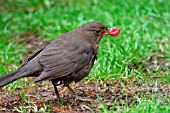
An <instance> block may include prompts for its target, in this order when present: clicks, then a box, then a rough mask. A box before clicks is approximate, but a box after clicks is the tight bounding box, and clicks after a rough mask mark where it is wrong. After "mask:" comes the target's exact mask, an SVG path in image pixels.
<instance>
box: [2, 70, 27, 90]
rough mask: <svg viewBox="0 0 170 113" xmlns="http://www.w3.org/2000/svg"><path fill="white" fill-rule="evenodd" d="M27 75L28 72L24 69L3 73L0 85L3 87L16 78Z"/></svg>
mask: <svg viewBox="0 0 170 113" xmlns="http://www.w3.org/2000/svg"><path fill="white" fill-rule="evenodd" d="M27 75H28V72H27V71H26V70H24V69H22V70H20V69H19V70H17V71H15V72H12V73H9V74H5V75H4V76H2V77H0V87H3V86H5V85H7V84H9V83H11V82H13V81H15V80H17V79H20V78H23V77H26V76H27Z"/></svg>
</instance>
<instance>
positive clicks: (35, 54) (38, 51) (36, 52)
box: [18, 45, 46, 69]
mask: <svg viewBox="0 0 170 113" xmlns="http://www.w3.org/2000/svg"><path fill="white" fill-rule="evenodd" d="M45 47H46V45H44V46H41V47H40V48H38V49H36V50H35V51H34V52H33V53H32V54H30V55H29V56H28V58H27V61H26V62H25V63H24V64H22V65H21V66H20V67H19V68H18V69H21V68H22V67H24V66H25V65H26V64H27V63H28V62H29V61H30V60H31V59H33V58H34V57H36V56H37V55H38V54H39V53H40V52H41V51H42V50H43V49H44V48H45Z"/></svg>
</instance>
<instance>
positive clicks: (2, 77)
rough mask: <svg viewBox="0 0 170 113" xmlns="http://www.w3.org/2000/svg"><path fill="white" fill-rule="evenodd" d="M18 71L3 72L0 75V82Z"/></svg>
mask: <svg viewBox="0 0 170 113" xmlns="http://www.w3.org/2000/svg"><path fill="white" fill-rule="evenodd" d="M17 72H18V71H15V72H11V73H8V74H5V75H3V76H1V77H0V83H1V82H2V81H4V80H7V79H9V78H10V77H12V76H14V75H15V74H16V73H17Z"/></svg>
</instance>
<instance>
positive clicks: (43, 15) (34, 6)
mask: <svg viewBox="0 0 170 113" xmlns="http://www.w3.org/2000/svg"><path fill="white" fill-rule="evenodd" d="M0 4H1V5H0V6H1V7H0V10H1V12H0V23H1V24H0V41H1V43H0V64H1V65H0V75H3V74H5V73H7V72H11V71H14V70H15V69H16V68H17V67H18V66H19V65H20V62H21V61H23V59H24V58H23V54H24V53H26V52H27V50H26V48H25V46H24V43H23V44H20V43H19V42H20V40H21V39H19V38H17V35H18V34H22V33H24V32H35V31H37V32H36V35H37V36H38V37H39V39H41V40H43V41H50V40H52V39H54V38H56V37H57V36H59V35H61V34H63V33H65V32H67V31H70V30H72V29H74V28H76V27H78V26H80V25H82V24H84V23H86V22H88V21H91V20H96V21H100V22H102V23H104V24H105V25H106V26H108V27H110V28H111V27H112V26H116V27H119V28H121V34H120V35H119V36H118V37H115V38H112V37H110V36H105V37H103V39H102V41H101V43H100V48H99V54H98V60H97V61H96V62H95V65H94V67H93V69H92V71H91V73H90V75H89V76H87V77H86V78H85V79H84V80H89V81H100V82H105V81H106V80H110V81H113V80H115V79H118V80H119V79H120V78H121V79H125V80H129V79H131V77H132V76H135V77H136V78H137V80H138V82H148V81H149V82H155V81H154V79H153V80H152V79H150V77H155V76H160V75H162V74H161V72H160V70H159V69H158V70H156V72H154V73H153V72H152V69H150V68H147V72H145V73H144V69H143V67H142V66H143V64H144V63H145V62H146V61H147V60H148V59H150V57H151V56H150V54H155V55H156V56H162V58H163V59H165V60H168V61H169V62H170V29H169V28H170V9H169V6H170V2H169V0H150V1H148V0H143V1H141V0H128V1H125V0H107V1H105V2H104V1H99V0H93V1H88V2H87V1H86V0H81V1H76V0H69V1H67V0H65V1H57V2H55V0H51V1H48V0H44V1H43V0H34V1H31V2H30V1H28V0H23V1H21V0H13V1H12V0H7V1H5V0H4V1H3V0H2V2H0ZM156 61H157V60H155V63H156ZM129 64H132V67H131V68H129V66H128V65H129ZM134 64H137V65H138V68H137V69H135V66H134V67H133V65H134ZM169 72H170V69H169V68H168V66H167V67H165V73H163V75H164V76H163V77H161V78H160V80H159V82H160V83H163V84H169V83H170V77H169V75H170V73H169ZM145 75H147V76H145ZM23 84H25V83H24V82H23V83H22V80H19V81H16V82H14V83H13V84H12V85H9V86H8V88H9V89H11V88H12V89H13V88H15V87H18V86H19V85H23ZM13 85H15V87H14V86H13ZM25 86H27V84H25ZM147 101H149V100H146V101H141V103H140V104H139V105H138V106H135V107H133V106H132V107H131V109H130V108H128V107H124V109H125V111H127V110H128V112H134V111H137V110H139V111H140V109H142V110H144V111H140V112H148V111H146V110H147V109H151V110H149V112H156V111H157V110H160V109H166V110H168V111H169V109H170V107H169V105H167V104H164V105H163V106H162V107H161V108H160V107H159V105H158V103H157V100H154V101H150V102H147ZM155 105H156V106H155ZM148 106H149V108H148ZM143 108H145V109H146V110H145V109H143ZM124 109H123V110H124ZM149 112H148V113H149ZM158 112H159V111H158Z"/></svg>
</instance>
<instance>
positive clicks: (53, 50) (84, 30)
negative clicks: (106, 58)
mask: <svg viewBox="0 0 170 113" xmlns="http://www.w3.org/2000/svg"><path fill="white" fill-rule="evenodd" d="M119 32H120V29H117V28H115V27H114V28H112V30H109V29H107V27H106V26H105V25H103V24H102V23H100V22H97V21H91V22H88V23H85V24H83V25H82V26H80V27H78V28H76V29H74V30H73V31H71V32H67V33H65V34H63V35H61V36H59V37H58V38H56V39H55V40H53V41H52V42H51V43H50V44H48V45H46V46H44V47H41V48H39V49H37V50H35V51H34V52H33V53H32V54H31V55H29V57H28V59H27V62H26V63H24V64H23V65H22V66H20V67H19V68H18V69H17V70H16V71H15V72H12V73H9V74H6V75H4V76H2V77H0V87H3V86H5V85H7V84H9V83H11V82H13V81H15V80H17V79H20V78H23V77H35V80H34V83H36V82H40V81H45V80H50V81H51V82H52V84H53V86H54V90H55V93H56V96H57V98H60V96H59V93H58V90H57V87H56V86H58V85H61V84H63V85H64V86H65V87H68V89H69V90H70V91H71V92H72V93H73V94H74V91H73V89H72V88H71V87H70V86H69V84H70V83H71V82H72V81H74V82H79V81H80V80H81V79H83V78H84V77H85V76H86V75H88V74H89V72H90V70H91V69H92V67H93V64H94V61H95V59H96V58H97V52H98V45H99V42H100V40H101V38H102V36H104V35H106V34H110V35H112V36H116V35H118V34H119Z"/></svg>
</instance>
